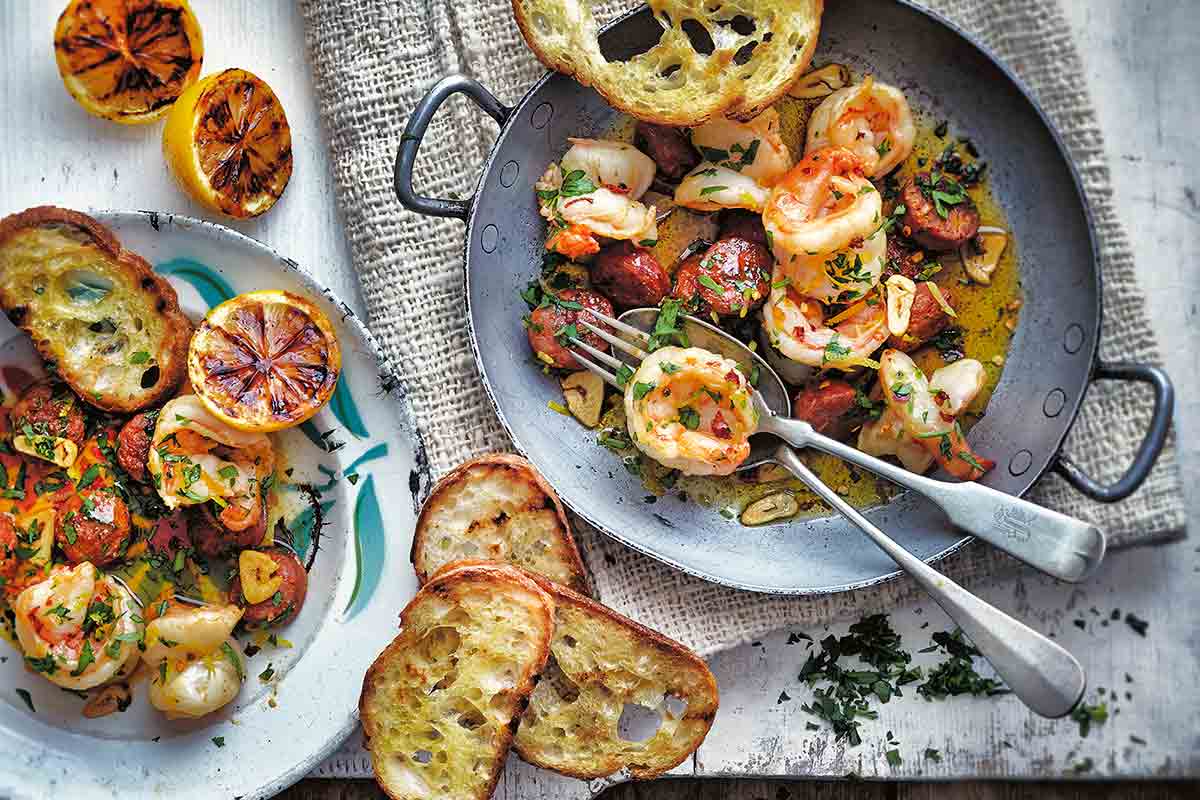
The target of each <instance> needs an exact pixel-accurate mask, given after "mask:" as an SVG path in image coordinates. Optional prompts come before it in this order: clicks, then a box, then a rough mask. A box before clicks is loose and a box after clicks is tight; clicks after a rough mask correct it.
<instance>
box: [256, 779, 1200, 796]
mask: <svg viewBox="0 0 1200 800" xmlns="http://www.w3.org/2000/svg"><path fill="white" fill-rule="evenodd" d="M1197 796H1200V783H1196V782H1194V781H1183V782H1166V781H1156V782H1151V783H1128V782H1107V783H1101V782H1088V783H1078V782H1075V783H1061V782H1060V783H1025V782H1021V783H1017V782H1009V783H984V782H982V781H969V782H965V783H913V784H887V783H861V782H846V781H843V782H838V783H833V782H815V781H781V780H743V779H737V780H730V779H712V780H660V781H650V782H648V783H631V784H625V785H622V786H616V787H613V788H612V789H610V790H608V791H606V792H604V793H603V794H602V795H600V798H601V799H602V800H1194V799H1195V798H1196V797H1197ZM385 797H386V795H384V794H383V792H381V791H379V789H378V788H377V787H376V786H375V784H374V783H373V782H371V781H362V780H357V781H325V780H305V781H301V782H300V783H298V784H296V785H295V786H293V787H292V788H291V789H289V790H287V791H286V792H283V793H282V794H280V795H278V796H277V798H276V800H383V798H385Z"/></svg>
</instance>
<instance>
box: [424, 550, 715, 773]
mask: <svg viewBox="0 0 1200 800" xmlns="http://www.w3.org/2000/svg"><path fill="white" fill-rule="evenodd" d="M485 564H486V562H473V561H472V562H465V561H464V562H458V563H456V564H449V565H447V567H446V572H444V573H439V574H438V576H436V577H435V578H434V580H435V581H436V580H439V579H440V578H441V576H442V575H443V574H448V573H450V572H451V571H453V570H456V569H463V568H465V567H466V566H468V565H477V566H483V565H485ZM526 574H527V575H529V577H531V578H533V579H534V580H535V581H537V582H538V584H539V585H540V586H541V587H542V588H543V589H544V590H545V591H546V592H547V593H549V594H550V595H552V596H553V597H554V605H555V612H554V640H553V642H552V643H551V645H550V659H549V660H548V661H547V662H546V668H545V670H544V671H543V672H542V677H541V680H540V681H539V682H538V685H537V687H536V688H535V689H534V690H533V694H532V696H531V697H530V698H529V706H528V708H526V709H525V715H524V716H523V717H522V718H521V727H520V728H518V729H517V736H516V739H515V740H514V741H513V748H514V749H515V750H516V751H517V755H519V756H521V758H523V759H525V760H526V761H528V762H529V763H531V764H535V765H537V766H539V767H544V768H546V769H551V770H554V771H555V772H560V773H562V774H564V775H570V776H572V777H575V778H582V779H585V780H587V779H592V778H603V777H605V776H607V775H611V774H613V773H614V772H617V771H619V770H622V769H628V770H629V774H630V775H631V776H632V777H634V778H638V779H642V778H653V777H655V776H657V775H661V774H662V773H664V772H666V771H667V770H670V769H673V768H674V767H677V766H679V765H680V764H681V763H683V761H684V759H686V758H687V757H688V756H689V755H691V754H692V753H693V752H694V751H695V750H696V748H698V747H699V746H700V744H701V742H703V741H704V737H705V736H707V735H708V730H709V728H711V727H712V723H713V719H714V718H715V717H716V714H717V705H718V702H719V697H718V693H717V681H716V678H714V677H713V674H712V672H710V671H709V669H708V665H706V664H705V663H704V661H703V660H702V659H701V658H700V657H699V656H697V655H696V654H695V653H693V652H692V651H691V650H689V649H688V648H686V647H684V646H683V645H681V644H679V643H678V642H676V641H673V640H671V639H668V638H667V637H665V636H663V635H662V634H661V633H658V632H657V631H652V630H650V629H649V628H647V627H645V626H644V625H639V624H638V623H636V622H634V621H633V620H631V619H629V618H628V617H624V616H622V615H620V614H618V613H617V612H615V611H613V610H612V609H611V608H608V607H607V606H604V605H601V604H600V603H598V602H596V601H595V600H592V599H591V598H589V597H584V596H583V595H581V594H579V593H578V592H575V591H572V590H571V589H568V588H567V587H565V586H562V585H559V584H556V583H553V582H552V581H548V580H546V579H545V578H543V577H541V576H540V575H534V574H532V573H528V572H527V573H526ZM627 704H632V705H637V706H642V707H643V708H644V709H648V710H650V711H652V712H654V713H657V714H658V716H659V718H660V722H659V726H658V729H657V730H656V731H655V732H654V734H653V735H652V736H650V737H649V738H645V739H643V740H642V741H630V740H627V739H624V738H622V736H621V733H622V731H621V730H620V728H621V715H622V713H623V712H624V711H625V706H626V705H627ZM643 732H644V731H643ZM631 733H637V732H636V731H631Z"/></svg>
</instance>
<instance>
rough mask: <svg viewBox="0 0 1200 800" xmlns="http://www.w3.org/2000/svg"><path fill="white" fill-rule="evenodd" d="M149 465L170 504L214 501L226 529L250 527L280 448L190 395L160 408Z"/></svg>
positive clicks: (163, 497)
mask: <svg viewBox="0 0 1200 800" xmlns="http://www.w3.org/2000/svg"><path fill="white" fill-rule="evenodd" d="M146 466H147V468H148V469H149V472H150V475H151V477H152V479H153V481H154V485H155V487H157V489H158V493H159V495H160V496H161V497H162V499H163V503H165V504H166V506H167V508H172V509H174V508H178V507H179V506H190V505H198V504H200V503H205V502H208V501H210V500H211V501H212V502H213V503H215V504H216V505H217V506H218V507H220V509H221V511H220V514H219V516H220V518H221V521H222V522H224V523H225V525H226V526H227V527H229V528H230V529H231V530H245V529H247V528H249V527H250V526H251V525H254V524H255V523H256V522H257V521H258V515H259V514H261V513H262V510H261V509H262V502H261V495H262V484H263V480H264V479H265V478H266V477H267V476H268V475H270V474H271V471H272V470H273V469H274V467H275V451H274V448H273V447H272V446H271V440H270V439H268V438H267V437H266V436H265V435H264V434H261V433H249V432H246V431H239V430H236V429H235V428H231V427H229V426H228V425H226V424H225V423H224V422H222V421H220V420H219V419H217V418H216V417H214V416H213V415H212V414H210V413H209V411H208V409H206V408H205V407H204V404H203V403H202V402H200V398H198V397H196V396H195V395H191V394H186V395H182V396H180V397H176V398H175V399H174V400H171V401H170V402H168V403H167V404H166V405H165V406H163V407H162V410H161V411H160V412H159V414H158V423H157V424H156V425H155V428H154V436H153V437H152V439H151V446H150V455H149V457H148V458H147V459H146Z"/></svg>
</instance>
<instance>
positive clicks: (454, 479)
mask: <svg viewBox="0 0 1200 800" xmlns="http://www.w3.org/2000/svg"><path fill="white" fill-rule="evenodd" d="M462 559H484V560H488V561H506V562H509V563H512V564H516V565H517V566H520V567H524V568H525V569H528V570H529V571H531V572H535V573H537V574H539V575H543V576H545V577H547V578H549V579H551V580H553V581H557V582H558V583H562V584H566V585H567V586H570V587H572V588H574V589H576V590H578V591H582V592H586V591H587V575H586V573H585V571H584V568H583V561H582V559H580V557H579V550H578V548H576V546H575V540H574V538H572V536H571V527H570V525H569V524H568V522H567V514H566V511H565V510H564V509H563V506H562V503H561V502H559V499H558V496H557V495H556V494H555V493H554V490H553V489H551V488H550V485H549V484H548V483H546V481H545V480H544V479H543V478H542V476H541V475H539V474H538V472H537V470H535V469H534V468H533V465H532V464H530V463H529V462H528V461H526V460H525V459H523V458H520V457H519V456H513V455H507V454H502V453H493V454H491V455H486V456H480V457H479V458H476V459H472V460H471V461H467V462H466V463H464V464H461V465H459V466H458V467H456V468H455V469H454V470H453V471H451V472H450V473H449V474H448V475H446V476H445V477H444V478H442V479H441V480H440V481H438V483H437V485H436V486H434V487H433V491H432V492H431V493H430V495H429V499H428V500H426V501H425V506H424V508H422V509H421V516H420V517H419V518H418V519H417V530H416V533H415V534H414V536H413V544H412V563H413V567H414V568H415V569H416V571H417V578H418V579H419V580H420V581H421V582H422V583H424V582H425V581H427V580H429V577H430V576H431V575H433V574H434V573H435V572H437V571H438V570H439V569H441V568H442V567H443V566H444V565H446V564H448V563H450V562H452V561H459V560H462Z"/></svg>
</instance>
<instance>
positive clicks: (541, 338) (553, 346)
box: [525, 289, 613, 369]
mask: <svg viewBox="0 0 1200 800" xmlns="http://www.w3.org/2000/svg"><path fill="white" fill-rule="evenodd" d="M547 297H548V299H549V302H547V303H546V304H545V305H542V306H539V307H538V308H536V309H534V310H533V313H531V314H530V315H529V317H528V318H527V319H526V322H525V329H526V334H527V335H528V337H529V346H530V347H532V348H533V352H534V354H535V355H536V356H537V357H538V360H539V361H541V362H543V363H545V364H548V365H549V366H552V367H560V368H562V369H581V368H582V367H581V365H580V364H579V362H578V361H576V360H575V358H574V356H572V355H571V351H570V350H568V349H567V348H566V347H564V346H563V345H562V343H560V342H559V341H558V337H557V336H556V334H557V333H558V332H559V331H561V330H562V329H563V328H565V327H566V326H568V325H575V324H576V323H577V322H578V321H579V319H580V317H584V318H587V319H588V321H590V322H592V324H593V325H595V324H597V323H598V322H599V320H596V319H595V318H592V317H588V315H587V311H588V310H589V309H590V310H592V311H599V312H600V313H601V314H607V315H608V316H612V313H613V305H612V303H610V302H609V300H608V298H607V297H605V296H604V295H602V294H599V293H597V292H593V291H589V290H587V289H566V290H564V291H561V292H559V293H558V294H557V295H547ZM576 330H577V331H578V332H579V336H580V338H581V339H582V340H583V341H585V342H587V343H588V344H590V345H591V346H592V347H595V348H596V349H597V350H608V342H606V341H604V340H603V339H601V338H600V337H599V336H597V335H596V334H594V333H592V332H590V331H588V330H587V329H586V328H584V327H583V326H582V325H576Z"/></svg>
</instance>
